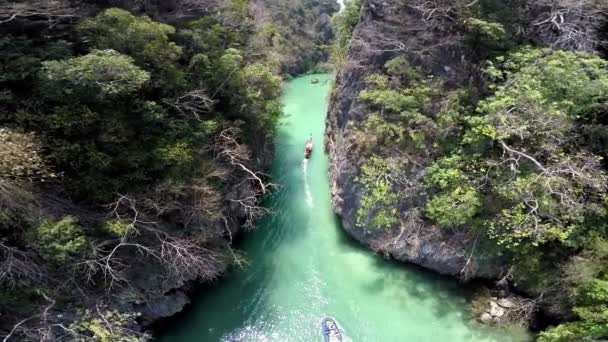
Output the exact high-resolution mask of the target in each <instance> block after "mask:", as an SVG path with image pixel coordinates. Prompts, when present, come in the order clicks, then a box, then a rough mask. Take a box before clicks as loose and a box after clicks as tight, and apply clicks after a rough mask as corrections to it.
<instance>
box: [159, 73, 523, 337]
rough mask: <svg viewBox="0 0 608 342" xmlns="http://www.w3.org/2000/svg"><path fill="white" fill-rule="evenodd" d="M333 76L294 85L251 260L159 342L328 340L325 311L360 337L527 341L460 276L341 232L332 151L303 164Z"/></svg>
mask: <svg viewBox="0 0 608 342" xmlns="http://www.w3.org/2000/svg"><path fill="white" fill-rule="evenodd" d="M311 77H317V78H320V79H321V82H319V83H318V84H314V85H313V84H311V83H310V78H311ZM329 79H330V76H327V75H316V76H309V77H303V78H299V79H295V80H293V81H291V82H289V84H288V87H287V91H286V94H285V96H284V98H283V101H284V105H285V111H286V113H288V114H289V116H288V118H287V119H286V122H285V123H284V125H282V126H281V128H280V131H279V132H278V133H277V148H276V160H275V162H274V165H273V170H272V173H273V176H274V179H275V182H280V183H281V185H282V187H281V190H280V191H278V192H276V193H274V194H273V195H272V196H270V197H269V198H268V199H267V205H268V206H269V207H271V209H272V210H273V211H274V215H272V216H270V217H267V218H265V219H263V220H262V222H260V223H259V225H258V229H257V230H256V231H255V232H253V233H251V234H248V235H247V237H246V239H245V242H244V244H243V245H242V246H241V248H242V249H243V250H244V252H245V253H246V255H247V257H248V258H249V259H250V262H251V265H250V266H249V268H248V269H246V270H245V271H242V270H236V271H235V272H234V273H232V274H230V275H229V276H227V277H225V278H224V279H222V280H221V282H220V284H219V285H218V286H216V287H214V288H213V289H211V290H209V291H205V293H204V294H203V295H202V297H201V298H199V299H197V300H196V301H195V303H194V306H193V308H192V310H191V311H190V312H189V313H188V315H186V316H185V318H183V319H182V320H181V321H180V322H179V323H178V324H176V325H175V326H174V327H173V329H172V330H171V331H170V332H168V333H167V334H166V336H164V337H163V338H162V339H161V341H164V342H178V341H179V342H190V341H227V342H228V341H230V342H234V341H256V342H260V341H269V342H271V341H272V342H279V341H280V342H286V341H289V342H314V341H322V340H323V339H322V335H321V330H320V321H321V319H322V318H323V317H325V316H332V317H334V318H335V319H336V320H337V321H338V322H340V325H341V326H342V328H343V329H344V331H345V334H346V335H348V336H349V337H350V338H351V339H352V340H353V341H356V342H364V341H370V342H378V341H388V342H393V341H394V342H400V341H416V342H424V341H438V342H443V341H450V342H464V341H467V342H468V341H499V342H507V341H527V340H528V336H527V335H526V333H525V332H524V331H522V330H516V329H515V330H512V331H506V330H496V329H490V328H487V327H483V326H480V325H478V324H476V323H475V322H472V321H471V319H470V317H469V313H468V312H467V311H466V308H467V293H465V292H463V290H462V289H461V288H459V287H458V284H457V283H456V281H454V280H453V279H446V278H443V277H439V276H436V275H433V274H430V273H428V272H423V271H421V270H419V269H415V268H412V267H409V266H406V265H403V264H397V263H394V262H389V261H386V260H384V259H382V258H380V257H379V256H377V255H374V254H372V253H370V252H369V251H367V250H365V249H363V248H361V247H360V246H359V245H357V244H354V243H353V242H352V241H351V240H350V239H348V238H347V237H346V236H345V234H344V233H343V232H342V231H341V230H340V228H339V226H338V224H337V221H336V218H335V216H334V214H333V213H332V211H331V208H330V194H329V184H328V179H327V167H328V164H327V158H326V156H325V155H323V153H322V150H321V149H316V150H315V152H313V155H312V157H311V159H310V160H307V161H304V162H303V161H302V150H303V147H304V142H305V141H306V139H307V138H308V136H309V134H310V133H311V132H312V135H313V140H314V143H315V144H316V145H317V146H320V145H322V141H323V133H324V132H323V131H324V121H325V111H326V103H327V101H326V97H327V94H328V93H329V87H330V86H329V84H328V83H327V82H324V81H325V80H329ZM313 204H314V205H313Z"/></svg>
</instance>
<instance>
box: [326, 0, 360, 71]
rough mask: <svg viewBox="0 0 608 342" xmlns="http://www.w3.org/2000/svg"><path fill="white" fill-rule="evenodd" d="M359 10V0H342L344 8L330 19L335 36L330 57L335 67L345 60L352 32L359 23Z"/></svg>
mask: <svg viewBox="0 0 608 342" xmlns="http://www.w3.org/2000/svg"><path fill="white" fill-rule="evenodd" d="M360 10H361V0H346V1H344V8H342V10H341V11H340V12H338V13H336V14H335V15H334V16H333V18H332V20H331V23H332V27H333V29H334V33H335V36H336V38H335V41H334V44H333V45H332V51H331V59H332V62H333V63H334V65H335V67H336V68H339V67H340V66H341V65H342V64H344V62H345V61H346V57H347V55H348V50H349V48H350V41H351V38H352V35H353V32H354V30H355V27H356V26H357V24H358V23H359V11H360Z"/></svg>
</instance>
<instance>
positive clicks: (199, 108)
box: [164, 89, 216, 121]
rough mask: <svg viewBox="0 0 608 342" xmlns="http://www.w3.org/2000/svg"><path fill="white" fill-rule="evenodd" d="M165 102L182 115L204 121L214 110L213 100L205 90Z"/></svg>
mask: <svg viewBox="0 0 608 342" xmlns="http://www.w3.org/2000/svg"><path fill="white" fill-rule="evenodd" d="M164 102H165V103H166V104H167V105H169V106H171V107H172V108H174V109H175V110H177V111H178V112H179V113H180V114H181V115H183V116H185V117H188V118H194V119H196V120H198V121H202V117H203V116H204V115H205V114H207V113H210V112H211V111H212V110H213V105H214V104H215V102H216V101H215V100H213V99H212V98H211V97H209V95H207V93H206V92H205V91H204V90H203V89H195V90H192V91H190V92H188V93H186V94H184V95H181V96H179V97H177V98H175V99H172V100H164Z"/></svg>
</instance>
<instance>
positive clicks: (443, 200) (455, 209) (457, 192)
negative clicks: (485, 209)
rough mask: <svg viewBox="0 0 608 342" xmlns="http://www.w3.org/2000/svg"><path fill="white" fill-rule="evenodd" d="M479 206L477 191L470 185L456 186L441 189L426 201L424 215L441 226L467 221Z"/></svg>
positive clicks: (455, 224) (461, 223) (457, 224)
mask: <svg viewBox="0 0 608 342" xmlns="http://www.w3.org/2000/svg"><path fill="white" fill-rule="evenodd" d="M480 206H481V200H480V196H479V193H478V192H477V191H476V190H475V188H473V187H471V186H457V187H455V188H453V189H450V190H448V191H442V192H441V193H439V194H438V195H435V196H434V197H433V198H432V199H431V200H430V201H428V202H427V204H426V207H425V212H426V215H427V216H428V217H429V218H430V219H432V220H433V221H435V222H437V223H438V224H440V225H442V226H459V225H463V224H465V223H467V222H468V221H469V220H471V218H472V217H473V216H474V215H475V214H476V213H477V211H478V210H479V207H480Z"/></svg>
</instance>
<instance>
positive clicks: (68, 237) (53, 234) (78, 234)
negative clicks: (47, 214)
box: [31, 216, 86, 265]
mask: <svg viewBox="0 0 608 342" xmlns="http://www.w3.org/2000/svg"><path fill="white" fill-rule="evenodd" d="M31 240H32V244H33V247H34V249H35V250H36V251H37V252H38V253H40V255H41V256H42V257H43V258H45V259H46V260H48V261H49V262H51V263H53V264H55V265H62V264H64V263H65V262H66V261H67V260H68V259H69V258H70V257H76V256H78V255H80V254H82V253H83V252H85V250H86V237H85V236H84V232H83V230H82V227H81V226H80V225H79V224H78V220H77V219H76V218H75V217H73V216H65V217H64V218H62V219H61V220H60V221H57V222H53V221H46V220H45V221H43V222H41V223H40V224H39V225H38V226H36V227H34V228H33V230H32V231H31Z"/></svg>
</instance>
